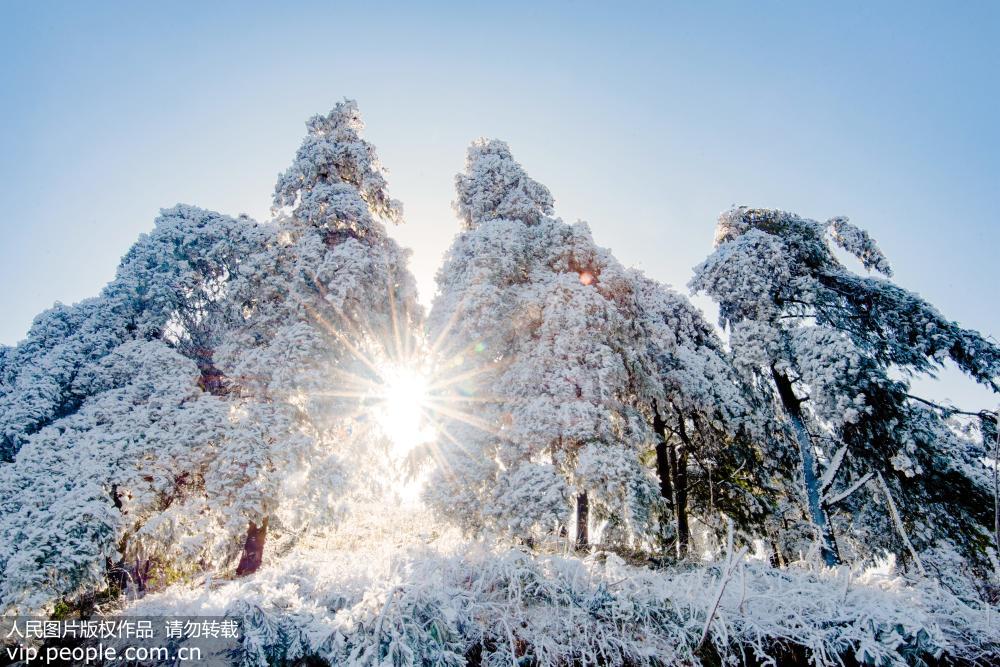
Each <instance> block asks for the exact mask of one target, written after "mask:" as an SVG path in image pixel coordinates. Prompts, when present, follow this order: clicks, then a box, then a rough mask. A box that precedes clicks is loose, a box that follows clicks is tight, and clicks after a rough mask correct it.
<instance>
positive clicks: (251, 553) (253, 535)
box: [236, 517, 267, 577]
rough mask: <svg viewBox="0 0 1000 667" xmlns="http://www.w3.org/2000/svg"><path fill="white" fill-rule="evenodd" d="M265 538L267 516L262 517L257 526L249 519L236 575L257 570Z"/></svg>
mask: <svg viewBox="0 0 1000 667" xmlns="http://www.w3.org/2000/svg"><path fill="white" fill-rule="evenodd" d="M266 539H267V517H264V520H263V521H262V522H261V524H260V527H259V528H258V527H257V524H255V523H254V522H253V521H251V522H250V526H249V527H248V528H247V539H246V542H244V543H243V555H242V556H241V557H240V563H239V565H237V566H236V576H238V577H241V576H243V575H244V574H253V573H254V572H256V571H257V568H259V567H260V564H261V561H262V560H263V559H264V540H266Z"/></svg>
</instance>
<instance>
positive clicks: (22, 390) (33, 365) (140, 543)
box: [0, 102, 420, 610]
mask: <svg viewBox="0 0 1000 667" xmlns="http://www.w3.org/2000/svg"><path fill="white" fill-rule="evenodd" d="M361 129H362V125H361V121H360V117H359V116H358V112H357V107H356V105H355V104H354V103H353V102H345V103H342V104H339V105H337V107H335V109H334V110H333V111H332V112H331V113H330V114H329V115H327V116H321V117H316V118H314V119H312V120H311V121H310V122H309V135H308V136H307V138H306V140H305V142H304V143H303V146H302V148H301V149H300V150H299V153H298V155H297V157H296V160H295V162H294V163H293V165H292V167H291V168H290V169H289V170H288V171H287V172H286V173H285V174H284V175H282V176H281V178H280V179H279V182H278V185H277V188H276V194H275V206H276V212H277V219H276V222H275V224H270V225H261V224H258V223H256V222H254V221H252V220H250V219H248V218H246V217H240V218H230V217H227V216H223V215H220V214H217V213H212V212H208V211H203V210H201V209H197V208H194V207H190V206H177V207H174V208H172V209H169V210H165V211H164V212H163V213H162V215H161V216H160V217H159V218H158V219H157V221H156V226H155V229H154V230H153V232H152V233H150V234H149V235H146V236H143V237H142V238H140V240H139V241H138V242H137V243H136V244H135V245H134V246H133V248H132V249H131V250H130V251H129V252H128V253H127V254H126V256H125V257H124V258H123V260H122V263H121V265H120V267H119V270H118V273H117V275H116V278H115V279H114V280H113V281H112V282H111V283H109V285H108V286H107V287H106V288H105V289H104V290H103V291H102V293H101V296H99V297H97V298H94V299H90V300H88V301H85V302H82V303H81V304H78V305H76V306H69V307H67V306H61V305H57V306H56V307H55V308H54V309H52V310H50V311H48V312H46V313H44V314H43V315H42V316H40V317H39V318H38V319H37V320H36V322H35V324H34V325H33V327H32V329H31V331H30V332H29V335H28V337H27V338H26V340H25V341H23V342H22V343H20V344H19V345H17V346H16V347H14V348H4V351H3V356H2V359H0V362H2V367H0V373H2V375H0V425H2V428H3V431H2V432H3V446H4V453H5V455H6V456H7V457H8V458H10V459H12V462H11V463H8V464H6V465H4V466H3V472H2V474H0V504H2V509H3V514H2V516H0V533H2V534H3V536H4V538H5V539H4V549H3V551H0V571H2V572H4V580H5V582H6V584H7V586H6V588H4V589H3V590H2V591H0V595H2V598H0V608H3V609H21V610H27V609H32V610H35V609H40V608H43V607H45V606H46V605H51V604H52V603H53V602H54V601H55V600H56V599H58V598H60V597H65V598H67V599H70V600H72V599H73V598H74V597H77V596H80V595H83V594H84V593H94V592H96V591H98V590H100V589H101V588H102V587H103V586H104V585H106V584H107V583H108V581H107V578H108V574H109V572H110V574H111V579H115V578H116V577H119V575H121V577H122V578H127V579H130V580H131V581H132V585H133V587H134V586H135V585H139V586H141V585H142V582H143V580H144V579H145V578H146V577H148V576H154V577H155V576H161V577H162V576H163V575H164V573H166V572H168V571H170V572H181V573H183V572H189V571H194V570H202V569H206V568H216V567H222V566H225V565H226V564H228V563H231V562H232V561H233V560H235V558H236V557H237V556H238V555H240V553H241V551H242V555H241V557H240V559H239V564H238V565H237V572H238V573H248V572H252V571H253V570H255V569H256V568H257V567H258V566H259V565H260V562H261V559H262V556H263V548H264V544H265V538H266V536H267V534H268V530H269V528H270V530H271V532H272V533H273V532H274V531H275V530H277V531H278V534H279V536H280V537H282V538H287V540H294V539H295V537H296V536H297V535H299V534H301V531H303V530H305V529H306V528H308V527H314V526H317V525H321V524H329V523H330V522H332V521H334V520H336V519H337V517H338V516H339V515H340V514H342V511H343V509H344V506H345V500H346V499H347V497H348V494H350V493H353V494H354V495H355V496H357V495H359V494H363V493H368V494H369V495H377V493H378V491H377V487H378V484H379V480H380V478H381V477H383V476H385V471H384V469H383V470H380V469H378V466H379V464H380V462H382V459H380V458H379V456H378V451H379V447H382V446H383V445H384V444H385V443H384V440H385V439H384V437H383V435H382V434H381V433H380V432H379V431H378V430H377V428H374V427H373V424H372V423H371V422H372V420H370V419H366V415H367V412H366V411H365V410H363V409H361V408H363V407H364V403H365V401H367V400H370V399H371V397H372V396H373V395H377V394H378V391H379V383H380V382H381V381H382V380H383V379H384V378H382V373H383V370H382V368H381V366H382V365H383V364H385V363H389V362H403V361H406V358H407V354H408V352H409V351H410V350H411V348H412V345H411V342H412V337H413V336H412V328H413V326H414V324H415V323H416V322H417V321H418V319H419V317H420V311H419V308H418V307H417V306H416V301H415V288H414V284H413V280H412V278H411V277H410V276H409V274H408V272H407V270H406V266H405V263H406V257H407V255H406V253H405V252H403V251H402V250H401V249H400V248H399V247H398V246H397V245H396V244H395V243H394V242H393V241H392V240H391V239H390V238H389V237H388V236H387V234H386V230H385V228H384V226H383V225H382V223H381V222H379V221H378V217H379V216H381V217H383V218H384V219H389V220H393V221H398V220H399V215H400V207H399V205H398V203H396V202H394V201H392V200H391V199H389V197H388V195H387V194H386V191H385V181H384V178H383V176H382V173H381V170H380V167H379V165H378V161H377V159H376V157H375V154H374V149H373V148H372V147H371V145H370V144H368V143H367V142H365V141H364V140H363V139H362V138H361V137H360V131H361ZM383 449H384V447H383ZM29 488H30V489H32V490H33V491H32V493H30V494H26V493H24V490H25V489H29ZM369 488H375V489H376V490H375V491H371V490H367V491H366V489H369ZM73 508H77V509H78V510H79V514H74V513H73ZM8 538H9V539H8ZM287 540H286V541H287ZM42 580H44V585H42V584H38V582H40V581H42ZM112 583H114V582H112ZM35 584H38V585H35Z"/></svg>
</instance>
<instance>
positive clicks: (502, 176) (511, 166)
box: [454, 139, 554, 229]
mask: <svg viewBox="0 0 1000 667" xmlns="http://www.w3.org/2000/svg"><path fill="white" fill-rule="evenodd" d="M455 190H456V191H457V193H458V200H457V201H456V202H455V204H454V205H455V210H456V212H457V213H458V216H459V217H460V218H461V220H462V225H463V227H464V228H465V229H473V228H475V227H476V226H477V225H479V224H480V223H482V222H484V221H486V220H497V219H504V220H519V221H521V222H523V223H524V224H526V225H533V224H536V223H537V222H538V221H539V219H541V217H542V216H545V215H552V211H553V209H552V205H553V203H554V200H553V199H552V193H551V192H549V189H548V188H547V187H545V186H544V185H542V184H541V183H539V182H538V181H535V180H534V179H532V178H531V177H529V176H528V175H527V174H526V173H525V171H524V169H523V168H522V167H521V165H520V164H519V163H518V162H517V161H516V160H515V159H514V156H513V155H511V152H510V148H509V147H508V146H507V144H506V143H505V142H503V141H500V140H498V139H479V140H477V141H475V142H473V143H472V145H471V146H469V152H468V154H467V156H466V158H465V172H464V173H461V174H458V175H457V176H455Z"/></svg>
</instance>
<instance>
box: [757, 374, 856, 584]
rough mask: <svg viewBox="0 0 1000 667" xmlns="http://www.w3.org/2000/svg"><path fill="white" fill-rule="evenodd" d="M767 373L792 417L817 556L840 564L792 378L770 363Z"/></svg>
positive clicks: (831, 564) (831, 562)
mask: <svg viewBox="0 0 1000 667" xmlns="http://www.w3.org/2000/svg"><path fill="white" fill-rule="evenodd" d="M771 375H772V377H773V378H774V384H775V386H776V387H777V388H778V396H779V397H780V398H781V404H782V406H783V407H784V408H785V412H786V413H787V414H788V417H789V419H791V421H792V428H793V430H794V431H795V440H796V443H797V444H798V448H799V458H800V460H801V462H802V481H803V483H804V484H805V487H806V489H805V490H806V501H807V503H808V508H809V518H810V520H811V521H812V522H813V525H814V526H815V528H816V533H817V536H818V538H819V541H820V556H822V558H823V562H824V563H826V564H827V565H828V566H830V567H833V566H834V565H839V564H840V554H839V553H838V552H837V541H836V540H835V539H833V531H832V528H831V526H830V522H829V520H828V518H827V515H826V508H825V507H824V506H823V503H822V501H821V499H820V496H819V479H818V478H817V476H816V460H815V457H814V455H813V447H812V441H811V440H810V439H809V432H808V431H807V430H806V425H805V422H804V421H803V419H802V401H801V400H800V399H799V398H798V397H797V396H796V395H795V392H794V391H793V390H792V381H791V380H790V379H788V376H787V375H785V374H784V373H782V372H780V371H778V370H777V369H776V368H774V367H773V366H772V367H771Z"/></svg>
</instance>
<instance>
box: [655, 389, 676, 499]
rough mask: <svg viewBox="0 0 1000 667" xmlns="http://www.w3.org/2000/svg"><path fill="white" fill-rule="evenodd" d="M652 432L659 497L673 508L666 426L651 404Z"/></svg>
mask: <svg viewBox="0 0 1000 667" xmlns="http://www.w3.org/2000/svg"><path fill="white" fill-rule="evenodd" d="M653 430H654V431H656V436H657V438H656V476H657V477H659V479H660V495H661V496H662V497H663V499H664V500H666V501H667V503H668V504H669V505H670V508H671V509H673V507H674V492H673V488H672V487H671V484H670V476H671V475H670V459H669V457H668V455H667V424H666V422H665V421H663V418H662V417H660V413H659V411H658V410H657V409H656V404H655V403H654V404H653Z"/></svg>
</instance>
